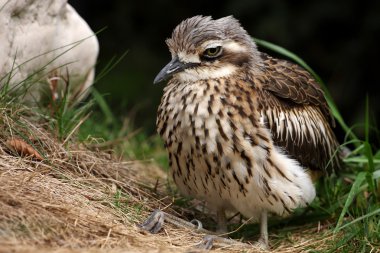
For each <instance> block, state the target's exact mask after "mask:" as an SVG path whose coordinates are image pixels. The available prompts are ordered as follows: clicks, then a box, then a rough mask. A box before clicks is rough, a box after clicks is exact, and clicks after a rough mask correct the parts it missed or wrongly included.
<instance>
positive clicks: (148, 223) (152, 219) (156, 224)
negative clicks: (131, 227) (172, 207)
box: [139, 209, 165, 234]
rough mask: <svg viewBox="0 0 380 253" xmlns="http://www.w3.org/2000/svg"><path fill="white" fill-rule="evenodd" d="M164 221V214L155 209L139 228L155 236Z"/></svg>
mask: <svg viewBox="0 0 380 253" xmlns="http://www.w3.org/2000/svg"><path fill="white" fill-rule="evenodd" d="M164 221H165V213H164V212H162V211H161V210H158V209H157V210H154V211H153V213H152V214H151V215H150V216H149V217H148V219H146V220H145V221H144V222H143V223H142V224H140V225H139V227H140V228H142V229H143V230H145V231H148V232H150V233H152V234H157V233H158V232H160V230H161V228H162V226H163V225H164Z"/></svg>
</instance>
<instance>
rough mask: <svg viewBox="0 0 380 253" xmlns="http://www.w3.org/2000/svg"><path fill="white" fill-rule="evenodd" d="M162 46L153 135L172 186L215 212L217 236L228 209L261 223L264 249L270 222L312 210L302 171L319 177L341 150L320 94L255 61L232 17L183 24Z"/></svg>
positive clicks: (292, 68) (287, 66)
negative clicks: (164, 59) (165, 51)
mask: <svg viewBox="0 0 380 253" xmlns="http://www.w3.org/2000/svg"><path fill="white" fill-rule="evenodd" d="M167 44H168V46H169V49H170V52H171V54H172V61H171V62H170V63H169V64H168V65H167V66H166V67H165V68H163V70H162V71H161V72H160V73H159V74H158V76H157V77H156V79H155V82H156V83H157V82H160V81H162V80H165V79H168V78H171V79H170V81H169V82H168V84H167V86H166V87H165V89H164V95H163V97H162V100H161V104H160V106H159V109H158V117H157V130H158V133H159V134H160V136H161V137H162V138H163V140H164V142H165V147H166V149H167V150H168V153H169V165H170V167H171V171H172V175H173V179H174V181H175V182H176V184H177V186H178V188H179V189H180V190H181V192H182V193H183V194H186V195H189V196H192V197H195V198H198V199H203V200H205V201H206V202H207V203H208V204H209V206H210V208H213V209H215V210H216V211H217V215H218V219H217V220H218V223H219V226H220V228H221V229H225V221H226V219H225V214H224V211H225V210H237V211H239V212H240V213H242V214H243V215H244V216H246V217H247V218H250V219H253V220H256V221H258V220H260V223H261V242H262V244H263V245H264V246H267V244H268V242H267V240H268V238H267V230H266V229H267V228H266V227H267V225H266V222H267V213H268V212H269V213H274V214H278V215H287V214H289V213H291V212H292V210H293V209H295V208H297V207H302V206H305V205H307V204H309V203H310V202H311V201H312V200H313V199H314V197H315V189H314V186H313V184H312V181H311V179H310V176H309V175H308V173H307V170H308V169H309V168H311V169H319V170H324V169H325V167H326V166H327V164H328V162H329V160H330V158H332V157H333V154H334V152H335V150H336V149H337V147H338V144H337V141H336V138H335V136H334V134H333V132H332V130H331V126H332V125H333V124H334V120H333V118H332V116H331V113H330V110H329V108H328V106H327V103H326V100H325V98H324V95H323V92H322V90H321V88H320V87H319V86H318V85H317V83H316V82H315V81H314V80H313V79H312V77H311V76H310V74H309V73H308V72H306V71H305V70H304V69H302V68H301V67H299V66H297V65H295V64H293V63H290V62H287V61H284V60H278V59H274V58H272V57H270V56H268V55H266V54H264V53H260V52H259V51H258V50H257V48H256V45H255V44H254V42H253V41H252V39H251V38H250V36H249V35H248V33H247V32H246V31H245V30H244V29H243V28H242V27H241V26H240V24H239V22H238V21H237V20H236V19H234V18H232V17H225V18H221V19H217V20H213V19H211V17H202V16H196V17H193V18H190V19H187V20H185V21H183V22H182V23H181V24H179V25H178V26H177V27H176V28H175V30H174V31H173V34H172V37H171V38H170V39H168V40H167ZM332 160H333V161H335V162H333V163H331V164H332V165H333V166H334V165H336V164H337V163H338V160H337V159H335V158H334V159H332Z"/></svg>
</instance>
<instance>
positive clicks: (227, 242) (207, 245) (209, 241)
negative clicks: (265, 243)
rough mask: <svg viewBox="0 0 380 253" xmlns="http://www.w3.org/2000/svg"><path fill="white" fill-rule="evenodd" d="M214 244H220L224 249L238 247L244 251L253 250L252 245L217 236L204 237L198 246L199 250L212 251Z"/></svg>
mask: <svg viewBox="0 0 380 253" xmlns="http://www.w3.org/2000/svg"><path fill="white" fill-rule="evenodd" d="M214 244H218V245H220V246H223V247H228V246H237V247H241V248H242V249H250V248H252V245H250V244H247V243H242V242H239V241H236V240H233V239H230V238H224V237H220V236H217V235H206V236H205V237H203V239H202V241H201V242H200V243H199V244H198V245H197V248H198V249H203V250H210V249H212V248H213V246H214Z"/></svg>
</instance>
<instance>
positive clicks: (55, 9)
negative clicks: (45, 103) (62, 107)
mask: <svg viewBox="0 0 380 253" xmlns="http://www.w3.org/2000/svg"><path fill="white" fill-rule="evenodd" d="M98 51H99V44H98V40H97V38H96V36H95V35H94V32H93V31H92V30H91V29H90V27H89V26H88V25H87V23H86V22H85V21H84V20H83V19H82V18H81V17H80V16H79V14H78V13H77V12H76V11H75V10H74V8H72V7H71V6H70V5H69V4H68V3H67V0H49V1H45V0H0V87H3V86H4V85H5V84H9V86H10V87H15V86H17V85H18V84H19V83H20V82H22V81H23V80H25V79H26V78H28V77H30V78H29V79H28V80H30V81H28V82H23V83H24V85H26V84H27V83H29V84H30V83H33V84H32V85H31V86H30V89H28V92H27V96H26V100H37V101H39V100H40V99H41V98H42V97H43V96H44V94H45V95H47V96H52V93H57V94H59V93H60V92H62V90H63V89H62V88H63V87H66V83H67V82H65V81H62V79H67V77H69V80H70V81H69V83H70V90H71V99H72V100H74V101H79V100H80V99H81V98H83V97H84V95H85V94H86V91H87V89H88V88H89V87H90V86H91V85H92V83H93V80H94V74H95V68H94V67H95V63H96V59H97V56H98ZM9 78H11V79H10V81H8V79H9ZM54 80H58V82H56V83H58V85H57V86H58V89H57V90H55V88H53V89H51V88H50V89H49V83H50V85H54V84H55V82H54ZM18 86H21V85H18ZM26 86H28V85H26ZM52 90H53V91H54V92H52ZM9 94H11V93H9ZM57 94H55V95H57Z"/></svg>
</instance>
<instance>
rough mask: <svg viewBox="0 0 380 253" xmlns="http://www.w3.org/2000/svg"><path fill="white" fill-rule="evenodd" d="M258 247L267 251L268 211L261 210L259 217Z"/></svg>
mask: <svg viewBox="0 0 380 253" xmlns="http://www.w3.org/2000/svg"><path fill="white" fill-rule="evenodd" d="M258 246H259V247H260V248H262V249H268V248H269V245H268V211H267V210H263V211H262V212H261V216H260V238H259V241H258Z"/></svg>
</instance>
